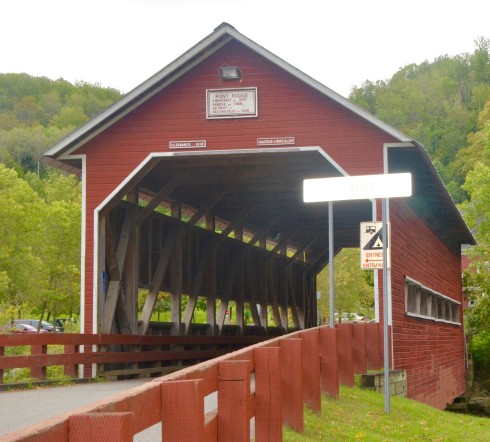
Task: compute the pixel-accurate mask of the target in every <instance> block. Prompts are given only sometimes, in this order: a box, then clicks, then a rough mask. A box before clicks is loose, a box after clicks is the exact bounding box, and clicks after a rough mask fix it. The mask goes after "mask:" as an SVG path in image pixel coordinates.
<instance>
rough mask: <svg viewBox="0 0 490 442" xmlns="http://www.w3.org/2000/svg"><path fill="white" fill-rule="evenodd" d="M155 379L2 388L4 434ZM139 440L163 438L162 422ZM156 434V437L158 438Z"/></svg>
mask: <svg viewBox="0 0 490 442" xmlns="http://www.w3.org/2000/svg"><path fill="white" fill-rule="evenodd" d="M148 381H151V379H132V380H128V381H117V382H93V383H88V384H78V385H65V386H60V387H46V388H39V389H32V390H20V391H4V392H0V437H1V436H2V435H4V434H6V433H10V432H12V431H15V430H18V429H20V428H23V427H25V426H27V425H31V424H35V423H37V422H41V421H43V420H45V419H48V418H50V417H54V416H58V415H60V414H64V413H66V412H69V411H71V410H76V409H77V408H80V407H82V406H85V405H89V404H91V403H92V402H96V401H99V400H101V399H104V398H106V397H108V396H111V395H113V394H115V393H119V392H121V391H125V390H128V389H130V388H132V387H136V386H138V385H142V384H144V383H145V382H148ZM147 431H148V433H147V432H145V435H143V434H140V435H138V436H137V437H135V441H138V440H140V441H150V440H161V436H160V425H155V426H154V427H152V428H151V429H150V430H147ZM155 437H156V438H155Z"/></svg>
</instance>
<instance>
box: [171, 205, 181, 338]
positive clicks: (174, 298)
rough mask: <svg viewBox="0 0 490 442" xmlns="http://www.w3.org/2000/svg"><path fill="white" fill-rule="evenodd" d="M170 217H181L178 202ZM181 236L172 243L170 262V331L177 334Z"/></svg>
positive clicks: (179, 318) (178, 323)
mask: <svg viewBox="0 0 490 442" xmlns="http://www.w3.org/2000/svg"><path fill="white" fill-rule="evenodd" d="M171 210H172V213H171V215H172V218H175V219H178V220H180V219H181V216H182V207H181V206H180V204H178V203H173V204H172V209H171ZM182 278H183V275H182V238H179V239H178V240H177V241H176V242H175V245H174V249H173V252H172V259H171V262H170V284H171V287H172V291H171V293H170V317H171V320H172V323H173V326H172V330H171V333H172V335H175V336H178V335H180V334H181V333H182V317H181V314H182V308H181V307H182Z"/></svg>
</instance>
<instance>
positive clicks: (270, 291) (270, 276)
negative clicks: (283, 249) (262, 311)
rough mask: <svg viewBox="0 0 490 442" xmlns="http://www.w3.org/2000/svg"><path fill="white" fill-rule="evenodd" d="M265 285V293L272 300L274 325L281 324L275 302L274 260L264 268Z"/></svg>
mask: <svg viewBox="0 0 490 442" xmlns="http://www.w3.org/2000/svg"><path fill="white" fill-rule="evenodd" d="M266 285H267V295H268V298H270V300H271V302H272V315H273V316H274V322H275V323H276V327H281V328H282V329H283V332H284V328H283V326H282V320H281V314H280V312H279V304H278V302H277V294H276V285H275V284H274V261H271V262H270V263H269V264H268V265H267V268H266ZM269 295H270V296H269Z"/></svg>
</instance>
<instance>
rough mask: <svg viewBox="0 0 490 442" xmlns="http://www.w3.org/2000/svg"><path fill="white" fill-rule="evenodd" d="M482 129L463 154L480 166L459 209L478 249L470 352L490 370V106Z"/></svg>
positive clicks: (470, 292)
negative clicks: (470, 157)
mask: <svg viewBox="0 0 490 442" xmlns="http://www.w3.org/2000/svg"><path fill="white" fill-rule="evenodd" d="M479 127H480V130H479V131H478V132H476V133H475V134H472V136H470V137H469V140H470V142H471V144H470V145H469V146H468V148H467V149H466V151H465V152H464V154H465V155H468V156H473V157H474V161H477V162H476V164H474V167H473V169H472V170H470V171H469V172H468V174H467V176H466V181H465V184H464V186H463V188H464V190H465V191H466V192H467V193H468V195H469V200H468V201H466V202H464V203H463V204H461V206H460V209H461V211H462V213H463V216H464V218H465V221H466V223H467V224H468V226H469V227H470V229H472V231H473V232H474V235H475V239H476V240H477V242H478V246H476V247H474V248H473V249H471V250H470V251H468V252H467V254H468V255H469V257H470V258H471V259H472V263H471V265H470V268H469V269H467V270H466V271H465V272H464V275H463V285H464V291H465V293H466V295H467V296H468V297H469V298H470V300H472V301H473V302H474V303H475V305H474V307H472V308H470V309H468V310H467V319H468V326H469V331H470V336H471V341H470V345H471V351H472V352H473V354H474V358H475V362H476V363H477V364H479V365H480V366H482V365H483V366H485V367H489V368H490V301H489V299H490V267H489V263H490V102H488V103H487V105H486V106H485V109H484V111H483V112H482V113H481V114H480V119H479ZM468 163H469V161H468Z"/></svg>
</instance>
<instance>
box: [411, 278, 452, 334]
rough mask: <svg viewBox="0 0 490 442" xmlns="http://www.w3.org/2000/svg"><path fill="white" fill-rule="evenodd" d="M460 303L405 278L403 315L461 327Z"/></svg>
mask: <svg viewBox="0 0 490 442" xmlns="http://www.w3.org/2000/svg"><path fill="white" fill-rule="evenodd" d="M460 309H461V303H460V302H458V301H455V300H454V299H452V298H450V297H449V296H446V295H443V294H442V293H439V292H436V291H435V290H432V289H430V288H429V287H426V286H424V285H423V284H421V283H419V282H418V281H415V280H414V279H412V278H409V277H408V276H407V277H405V314H406V315H407V316H410V317H412V318H418V319H426V320H429V321H434V322H444V323H446V324H453V325H461V322H460V321H459V316H460Z"/></svg>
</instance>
